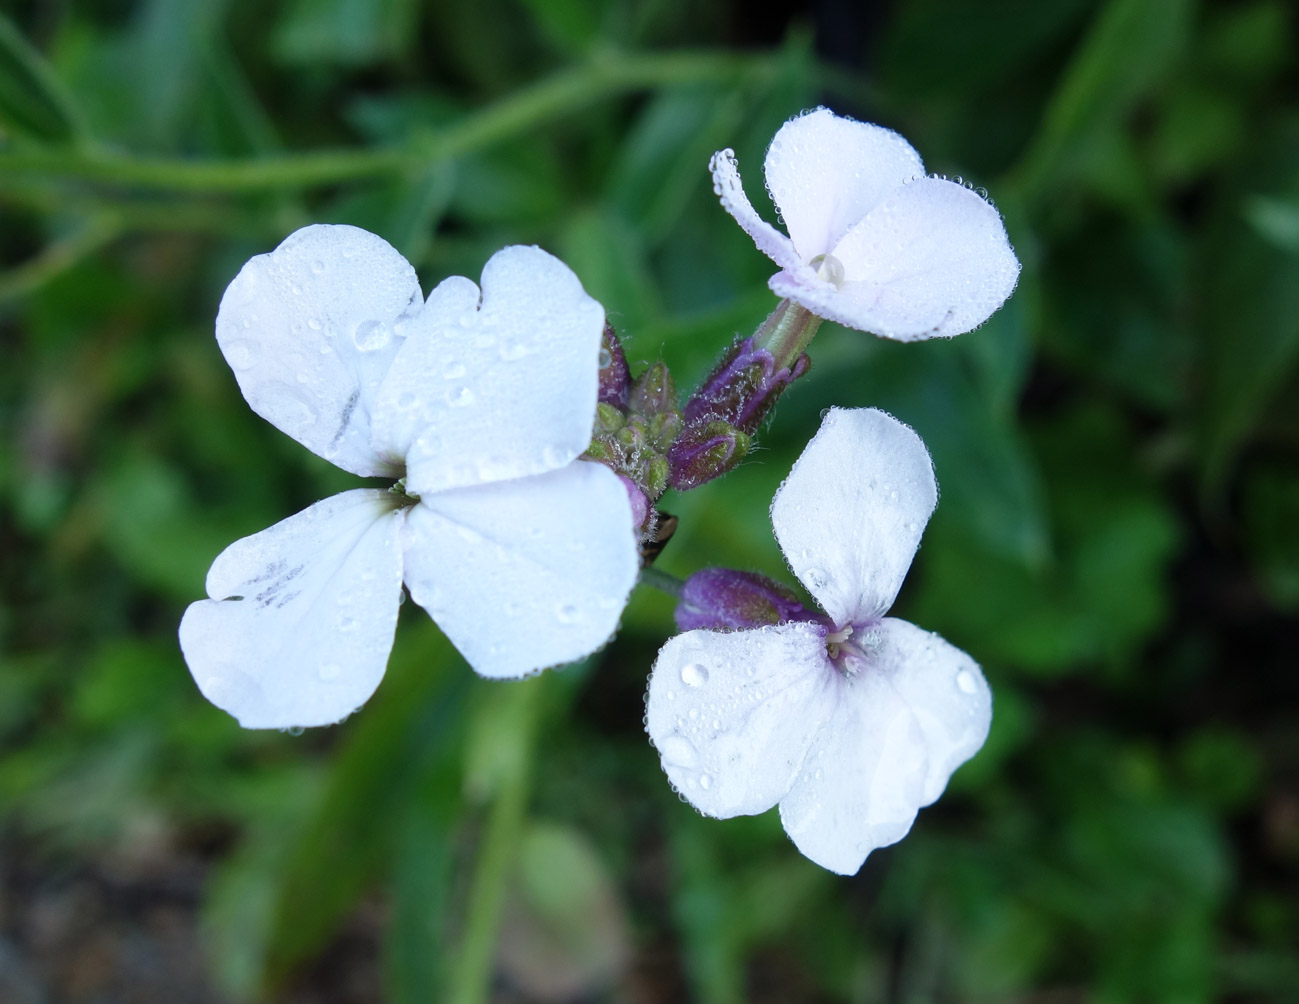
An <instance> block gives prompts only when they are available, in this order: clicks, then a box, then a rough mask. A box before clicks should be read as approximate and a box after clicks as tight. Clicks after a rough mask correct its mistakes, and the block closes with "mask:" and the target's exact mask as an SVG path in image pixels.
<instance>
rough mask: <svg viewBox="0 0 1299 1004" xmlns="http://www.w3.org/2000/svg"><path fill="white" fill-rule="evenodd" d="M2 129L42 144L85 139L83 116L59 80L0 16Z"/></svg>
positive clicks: (2, 15) (25, 40)
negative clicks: (81, 116)
mask: <svg viewBox="0 0 1299 1004" xmlns="http://www.w3.org/2000/svg"><path fill="white" fill-rule="evenodd" d="M0 126H3V127H4V129H6V130H8V131H9V132H11V133H12V134H14V135H15V136H20V137H23V138H26V139H32V140H36V141H38V142H42V143H54V144H67V143H72V142H74V141H76V140H79V139H82V138H84V137H83V129H82V125H81V118H80V115H79V114H78V113H77V111H76V109H75V107H74V106H73V103H72V98H71V96H70V95H69V94H68V92H67V90H66V89H65V88H64V87H63V85H62V84H61V83H60V82H59V79H58V77H57V76H56V75H55V73H54V71H53V70H52V69H51V68H50V65H49V64H48V63H47V62H46V61H45V58H44V57H43V56H42V55H41V54H40V53H39V52H37V51H36V49H35V47H34V46H33V45H32V44H31V43H30V42H28V41H27V39H26V38H24V37H23V35H22V33H21V32H20V31H19V30H18V28H17V27H16V26H15V25H14V23H13V22H12V21H11V20H9V18H8V17H7V16H6V15H4V14H0Z"/></svg>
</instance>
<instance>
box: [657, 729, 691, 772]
mask: <svg viewBox="0 0 1299 1004" xmlns="http://www.w3.org/2000/svg"><path fill="white" fill-rule="evenodd" d="M659 755H660V756H661V757H662V758H663V762H664V763H665V764H670V765H671V766H673V767H686V768H690V767H694V766H696V765H697V764H698V763H699V751H698V750H697V749H695V747H694V744H693V743H691V742H690V740H689V739H687V738H685V737H684V736H668V737H667V738H666V739H664V740H663V741H662V742H660V743H659Z"/></svg>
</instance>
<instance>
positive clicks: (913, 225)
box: [772, 178, 1019, 341]
mask: <svg viewBox="0 0 1299 1004" xmlns="http://www.w3.org/2000/svg"><path fill="white" fill-rule="evenodd" d="M833 253H834V256H835V258H837V259H838V260H839V262H840V264H842V265H843V269H844V275H845V279H846V281H845V283H844V284H843V287H842V288H841V289H838V290H836V289H835V288H834V287H833V286H829V285H827V284H822V285H820V286H818V287H814V288H809V289H804V290H801V291H799V292H786V291H785V284H786V283H788V282H789V279H790V277H789V276H777V277H776V278H774V279H773V280H772V289H773V290H775V291H776V292H777V293H778V294H779V295H781V296H792V297H793V298H794V299H796V300H797V301H798V302H799V303H802V304H803V306H805V307H807V308H808V309H809V310H811V311H812V312H813V313H816V314H819V315H820V316H823V317H827V318H829V319H830V320H834V321H838V322H839V323H841V324H845V325H847V326H848V327H851V328H857V329H859V330H862V331H872V332H874V333H875V334H878V335H884V336H886V337H888V338H897V339H899V340H901V341H913V340H917V339H923V338H949V337H951V336H953V335H959V334H962V333H963V332H966V331H970V330H971V329H973V328H977V327H978V326H979V325H980V324H982V323H983V322H984V321H986V320H987V319H988V318H989V317H991V316H992V314H993V312H994V311H995V310H997V308H998V307H1000V306H1001V305H1002V304H1003V303H1005V302H1006V298H1007V297H1008V296H1010V294H1011V292H1012V291H1013V290H1014V288H1015V283H1016V281H1017V280H1018V278H1019V261H1018V259H1016V257H1015V252H1014V251H1013V250H1012V249H1011V247H1010V242H1009V240H1008V239H1007V237H1006V228H1005V225H1004V224H1003V223H1002V221H1001V216H1000V215H999V214H998V213H997V210H996V209H995V208H993V206H992V205H991V203H989V202H988V201H987V200H985V199H983V198H981V197H980V196H979V195H978V194H977V193H975V192H972V191H971V190H970V189H968V188H966V187H964V186H963V185H958V184H956V183H955V182H952V181H944V180H942V179H941V178H921V179H919V180H917V181H913V182H911V183H910V184H908V185H904V186H902V187H901V188H899V189H897V190H896V191H895V192H893V193H892V194H891V195H889V196H888V198H886V199H885V200H884V201H883V202H881V203H880V204H879V205H878V206H876V207H875V209H874V210H872V211H871V213H870V214H869V215H868V216H866V218H865V219H863V220H862V221H861V222H860V223H859V224H858V225H857V226H855V227H853V228H852V229H851V230H849V231H848V233H847V234H845V235H844V237H843V239H842V240H841V241H839V242H838V244H837V245H836V246H834V248H833Z"/></svg>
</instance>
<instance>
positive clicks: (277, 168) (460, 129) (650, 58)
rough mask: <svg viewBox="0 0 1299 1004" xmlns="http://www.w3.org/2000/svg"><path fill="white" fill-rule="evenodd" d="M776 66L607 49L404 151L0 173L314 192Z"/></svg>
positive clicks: (120, 162) (36, 153)
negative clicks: (617, 101)
mask: <svg viewBox="0 0 1299 1004" xmlns="http://www.w3.org/2000/svg"><path fill="white" fill-rule="evenodd" d="M772 65H774V57H772V56H769V55H762V56H740V55H734V54H730V53H716V52H696V53H691V52H673V53H659V54H649V55H627V54H620V53H604V54H600V55H597V56H596V57H594V58H593V59H592V60H591V61H590V62H588V63H586V64H584V65H582V66H579V67H576V68H574V69H571V70H566V71H564V72H561V73H559V74H556V75H555V76H552V77H549V78H547V79H545V80H542V81H539V82H538V83H536V84H533V85H532V86H530V87H527V88H524V89H523V90H520V91H517V92H515V93H513V94H511V95H509V96H508V97H505V98H502V99H501V100H500V101H497V102H496V103H495V104H493V105H489V106H488V107H486V108H484V109H483V110H482V111H480V112H477V113H474V114H470V115H466V116H465V117H464V118H462V119H461V120H460V121H458V122H457V123H455V124H454V125H451V126H448V127H446V128H445V129H440V130H437V131H431V132H428V133H424V134H422V135H417V136H415V137H414V138H412V140H411V141H410V142H409V143H407V144H404V145H402V146H392V147H383V148H379V149H371V150H335V151H318V152H312V153H303V154H295V155H287V156H282V157H264V158H258V159H252V160H226V161H197V160H182V159H170V158H145V157H136V156H133V155H131V154H124V153H117V152H113V151H109V150H103V149H99V150H94V149H91V150H85V149H65V148H50V149H41V150H38V149H31V150H4V151H0V174H40V175H42V176H43V177H44V178H46V179H50V178H54V179H77V180H82V181H93V182H102V183H108V184H117V185H132V186H140V187H146V188H157V189H169V190H177V191H182V190H183V191H191V192H240V191H254V190H260V189H271V188H309V187H312V186H315V185H329V184H337V183H339V182H345V181H356V180H360V179H365V178H375V177H382V176H385V175H392V174H401V173H403V172H410V171H417V170H421V169H424V168H427V167H428V166H429V165H430V164H432V163H435V162H437V161H441V160H447V159H449V158H453V157H457V156H460V155H462V154H464V153H467V152H469V151H472V150H477V149H481V148H482V147H485V146H488V145H489V144H491V143H494V142H497V141H498V140H501V139H504V138H506V137H508V136H512V135H516V134H518V133H520V132H523V131H525V130H527V129H529V128H531V127H535V126H537V125H540V124H541V123H543V122H546V121H549V120H551V119H555V118H558V117H560V116H562V115H565V114H567V113H569V112H572V111H574V110H575V109H577V108H580V107H582V106H583V105H587V104H590V103H592V102H594V101H598V100H604V99H607V98H611V97H615V96H617V95H619V94H623V93H625V92H628V91H635V90H641V89H644V88H652V87H668V86H673V85H679V84H688V83H696V82H698V81H703V80H717V79H723V80H724V79H728V78H742V77H744V76H746V75H757V74H760V73H763V72H765V71H766V70H767V69H768V67H769V66H772Z"/></svg>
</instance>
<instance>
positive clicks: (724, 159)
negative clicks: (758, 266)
mask: <svg viewBox="0 0 1299 1004" xmlns="http://www.w3.org/2000/svg"><path fill="white" fill-rule="evenodd" d="M708 170H709V171H711V172H712V175H713V191H714V192H716V193H717V197H718V198H719V199H721V200H722V208H723V209H725V210H726V211H727V212H728V213H730V214H731V216H732V217H733V218H734V219H735V222H736V223H738V224H739V225H740V226H741V228H743V230H744V232H745V233H746V234H748V235H749V236H750V237H752V238H753V243H754V244H756V245H757V246H758V250H759V251H761V252H762V253H763V254H765V255H766V256H767V257H768V258H770V259H771V260H772V261H774V262H775V263H776V264H777V265H779V266H780V267H781V268H797V267H798V265H799V264H800V262H799V257H798V252H797V251H795V250H794V245H793V243H792V242H791V241H790V239H789V238H788V237H786V236H785V235H784V234H782V233H781V232H780V231H779V230H777V229H776V228H775V227H773V226H772V225H771V224H770V223H768V222H767V221H766V220H764V219H763V218H762V217H761V216H759V215H758V213H757V211H756V210H755V209H754V208H753V203H751V202H750V201H749V197H748V196H747V195H745V194H744V185H743V184H742V183H741V181H740V169H739V167H738V166H737V165H736V163H735V152H734V151H733V150H718V151H717V152H716V153H715V154H713V158H712V160H710V161H709V162H708Z"/></svg>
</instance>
